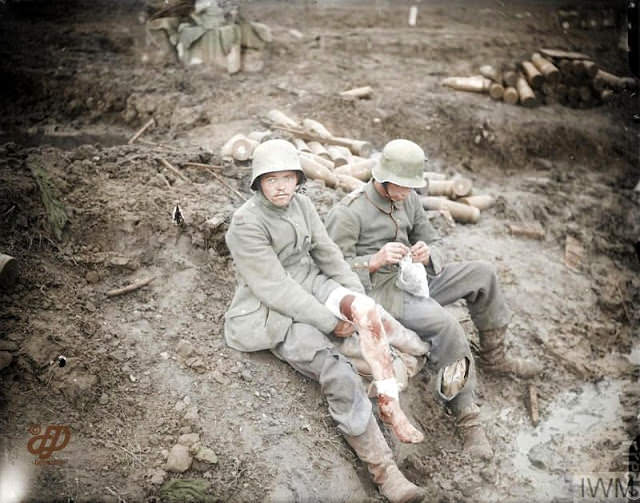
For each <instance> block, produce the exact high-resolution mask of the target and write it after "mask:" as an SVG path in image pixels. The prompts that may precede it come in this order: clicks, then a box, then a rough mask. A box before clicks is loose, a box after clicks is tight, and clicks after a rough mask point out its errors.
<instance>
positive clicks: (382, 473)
mask: <svg viewBox="0 0 640 503" xmlns="http://www.w3.org/2000/svg"><path fill="white" fill-rule="evenodd" d="M344 437H345V439H346V441H347V443H348V444H349V445H350V446H351V447H352V448H353V450H354V451H355V452H356V454H357V455H358V457H359V458H360V459H361V460H362V461H364V462H365V463H367V466H368V468H369V473H371V476H372V478H373V481H374V482H375V483H376V485H377V486H378V489H379V490H380V492H381V493H382V495H383V496H384V497H385V498H387V499H388V500H389V501H390V502H391V503H408V502H421V501H423V500H424V498H425V497H426V496H427V494H428V493H427V491H426V490H425V489H423V488H421V487H418V486H417V485H415V484H413V483H411V482H409V481H408V480H407V479H406V478H405V477H404V475H402V472H401V471H400V469H399V468H398V466H397V465H396V463H395V462H394V461H393V455H392V453H391V449H390V448H389V445H388V444H387V441H386V440H385V438H384V436H383V435H382V432H381V431H380V427H379V426H378V423H377V422H376V420H375V418H374V417H373V416H371V418H370V419H369V424H368V425H367V429H366V430H365V432H364V433H363V434H362V435H360V436H357V437H351V436H349V435H345V436H344Z"/></svg>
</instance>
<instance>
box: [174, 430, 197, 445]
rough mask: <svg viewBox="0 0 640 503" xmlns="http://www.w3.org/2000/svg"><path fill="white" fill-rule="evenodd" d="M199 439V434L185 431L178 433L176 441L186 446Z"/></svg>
mask: <svg viewBox="0 0 640 503" xmlns="http://www.w3.org/2000/svg"><path fill="white" fill-rule="evenodd" d="M199 440H200V435H198V434H197V433H185V434H184V435H180V438H178V443H179V444H180V445H185V446H187V447H191V446H192V445H193V444H195V443H196V442H198V441H199Z"/></svg>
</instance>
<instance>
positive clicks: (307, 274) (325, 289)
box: [224, 192, 371, 436]
mask: <svg viewBox="0 0 640 503" xmlns="http://www.w3.org/2000/svg"><path fill="white" fill-rule="evenodd" d="M226 242H227V245H228V247H229V250H230V252H231V256H232V257H233V261H234V265H235V269H236V276H237V280H238V286H237V289H236V292H235V295H234V297H233V300H232V302H231V305H230V307H229V309H228V310H227V313H226V314H225V325H224V336H225V340H226V342H227V344H228V345H229V346H230V347H232V348H234V349H238V350H240V351H258V350H263V349H269V350H271V351H272V352H273V353H274V354H275V355H276V356H278V357H279V358H281V359H283V360H285V361H287V362H288V363H289V364H290V365H292V366H293V367H294V368H295V369H296V370H298V371H299V372H301V373H303V374H304V375H306V376H308V377H310V378H312V379H314V380H316V381H318V382H319V383H320V385H321V389H322V391H323V393H324V394H325V396H326V397H327V400H328V402H329V412H330V413H331V415H332V417H333V418H334V419H335V420H336V422H337V423H338V427H339V429H340V430H341V431H342V432H343V433H346V434H348V435H354V436H357V435H360V434H361V433H363V432H364V430H365V429H366V426H367V424H368V422H369V419H370V416H371V402H370V400H369V398H368V397H367V394H366V391H365V389H364V386H363V384H362V381H361V378H360V376H358V375H357V373H356V372H355V371H354V369H353V368H352V367H351V365H350V364H349V363H348V362H347V360H346V359H345V358H344V357H343V356H342V355H340V354H339V353H338V351H337V350H336V349H335V348H334V345H333V342H332V341H331V339H330V336H328V334H330V333H331V332H333V330H334V328H335V326H336V324H337V322H338V319H337V318H336V317H335V316H334V315H333V314H332V313H331V312H330V311H329V309H328V308H327V307H326V306H325V305H324V302H325V301H326V299H327V297H328V296H329V294H330V293H331V292H332V291H333V290H334V289H335V288H337V287H339V286H344V287H345V288H348V289H350V290H353V291H355V292H360V293H364V289H363V287H362V285H361V283H360V281H359V280H358V277H357V275H355V274H354V273H353V272H352V271H351V268H350V267H349V265H348V264H347V263H346V262H345V261H344V259H343V257H342V253H341V251H340V249H339V248H338V247H337V246H336V245H335V243H334V242H333V241H332V240H331V239H330V238H329V236H328V235H327V232H326V229H325V227H324V225H323V224H322V221H321V220H320V217H319V216H318V214H317V212H316V210H315V208H314V206H313V203H312V202H311V201H310V200H309V199H308V198H307V197H306V196H304V195H300V194H295V195H294V197H293V198H292V200H291V202H290V203H289V205H288V206H287V207H284V208H282V207H278V206H275V205H274V204H272V203H271V202H270V201H269V200H267V199H266V198H265V197H264V196H263V195H262V193H261V192H257V193H256V194H255V195H254V196H253V197H252V198H251V199H250V200H249V201H247V202H246V203H245V204H244V205H242V206H241V207H240V208H239V209H238V210H236V212H235V213H234V215H233V218H232V220H231V225H230V226H229V230H228V231H227V234H226Z"/></svg>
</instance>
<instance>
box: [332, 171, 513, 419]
mask: <svg viewBox="0 0 640 503" xmlns="http://www.w3.org/2000/svg"><path fill="white" fill-rule="evenodd" d="M326 223H327V230H328V232H329V235H330V236H331V238H332V239H333V240H334V241H335V242H336V244H337V245H338V246H339V247H340V249H341V250H342V252H343V253H344V256H345V259H346V260H347V262H349V264H351V266H352V268H353V269H354V271H356V272H357V273H358V276H359V277H360V280H361V281H362V284H363V285H364V286H365V288H366V290H367V294H368V295H370V296H371V297H373V298H374V299H375V300H376V301H377V302H378V303H380V304H381V305H382V306H383V307H384V308H385V309H387V310H388V311H389V312H390V313H391V314H392V315H393V316H394V317H396V319H397V320H398V321H399V322H400V323H402V324H403V325H404V326H405V327H407V328H409V329H411V330H414V331H415V332H416V333H418V335H420V337H422V338H423V339H425V340H428V341H429V342H430V343H431V352H430V356H429V365H430V366H431V367H432V369H433V370H436V371H439V370H441V369H443V368H444V367H445V366H447V365H449V364H451V363H453V362H455V361H457V360H459V359H461V358H463V357H466V358H469V360H470V362H471V363H472V365H471V367H472V368H471V374H472V375H471V376H470V378H469V379H468V381H467V386H466V387H465V389H464V390H463V391H462V392H461V393H460V394H459V395H458V397H456V400H455V401H454V402H453V403H451V402H450V403H449V404H448V405H449V407H451V408H453V409H459V408H463V407H464V406H466V405H468V404H469V402H470V400H471V399H472V393H473V388H474V386H475V380H474V377H473V372H474V368H475V365H474V364H473V358H472V357H471V351H470V348H469V343H468V341H467V340H466V337H465V334H464V330H463V329H462V327H461V326H460V324H459V323H458V321H457V320H456V319H455V318H454V317H453V316H452V315H451V314H450V313H449V312H448V311H446V310H445V309H444V308H443V307H442V306H443V305H446V304H450V303H452V302H455V301H456V300H459V299H463V298H464V299H465V300H466V301H467V305H468V307H469V311H470V314H471V317H472V319H473V321H474V322H475V324H476V326H477V327H478V328H479V329H480V330H488V329H492V328H498V327H502V326H504V325H506V324H507V323H508V321H509V312H508V310H507V308H506V304H505V302H504V299H503V297H502V293H501V291H500V288H499V286H498V283H497V279H496V274H495V270H494V268H493V266H492V265H491V264H489V263H487V262H483V261H475V262H462V263H454V264H447V265H444V264H443V260H442V258H441V257H442V255H441V253H440V252H439V251H438V249H437V246H433V243H434V241H435V240H436V232H435V230H434V229H433V226H432V225H431V223H430V222H429V220H428V218H427V215H426V213H425V211H424V209H423V208H422V204H421V202H420V198H419V196H418V194H417V193H415V192H414V191H412V192H411V193H410V195H409V197H408V198H407V199H405V200H404V201H401V202H392V201H390V200H388V199H386V198H384V197H382V195H380V194H379V193H378V191H377V190H376V189H375V186H374V185H373V182H369V183H368V184H366V185H365V186H364V187H363V188H362V189H360V190H359V191H356V192H353V193H351V194H349V195H348V196H347V197H345V198H344V199H343V200H342V201H341V202H340V203H339V204H337V205H336V206H335V207H334V208H332V210H331V211H330V212H329V215H328V216H327V222H326ZM392 241H396V242H400V243H403V244H404V245H406V246H409V247H410V246H412V245H413V244H415V243H416V242H418V241H424V242H425V243H427V244H429V248H430V252H431V260H430V263H429V265H428V266H427V268H426V269H427V276H428V279H429V291H430V297H429V298H426V299H425V298H422V297H415V296H413V295H411V294H409V293H406V292H404V291H403V290H401V289H400V288H398V286H397V285H396V278H397V274H398V271H399V267H398V265H395V264H393V265H386V266H384V267H382V268H381V269H380V270H378V271H376V272H374V273H370V272H369V260H370V259H371V257H372V255H374V254H375V253H377V252H378V251H379V250H380V249H381V248H382V247H383V246H384V245H385V244H386V243H389V242H392Z"/></svg>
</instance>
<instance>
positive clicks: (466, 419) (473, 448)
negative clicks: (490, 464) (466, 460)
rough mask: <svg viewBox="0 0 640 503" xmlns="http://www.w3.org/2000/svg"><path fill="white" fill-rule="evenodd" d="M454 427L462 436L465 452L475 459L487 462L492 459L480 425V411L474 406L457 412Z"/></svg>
mask: <svg viewBox="0 0 640 503" xmlns="http://www.w3.org/2000/svg"><path fill="white" fill-rule="evenodd" d="M456 426H457V427H458V431H459V432H460V434H461V435H462V439H463V450H464V451H465V452H467V453H468V454H469V455H470V456H471V457H473V458H476V459H484V460H489V459H491V458H492V457H493V449H491V445H490V444H489V440H487V436H486V435H485V433H484V428H483V427H482V424H481V423H480V409H479V408H478V406H477V405H476V404H473V405H471V406H470V407H467V408H465V409H463V410H461V411H460V412H458V414H457V419H456Z"/></svg>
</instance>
